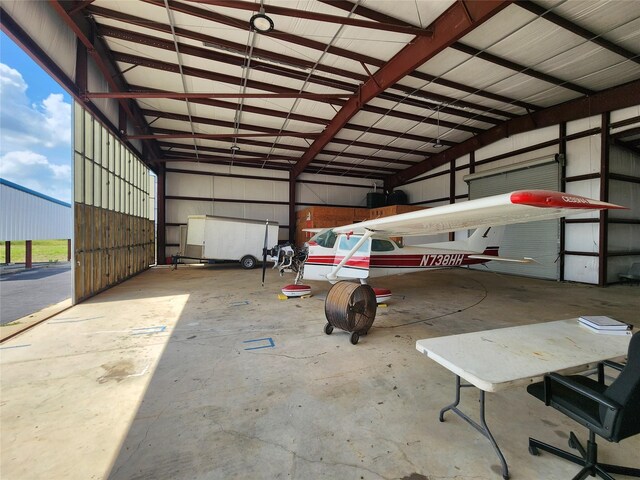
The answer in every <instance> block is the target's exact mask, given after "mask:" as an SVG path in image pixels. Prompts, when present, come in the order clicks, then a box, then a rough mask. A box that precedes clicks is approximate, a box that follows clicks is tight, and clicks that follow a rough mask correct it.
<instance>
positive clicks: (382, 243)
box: [371, 239, 395, 252]
mask: <svg viewBox="0 0 640 480" xmlns="http://www.w3.org/2000/svg"><path fill="white" fill-rule="evenodd" d="M393 250H395V248H394V246H393V243H392V242H391V241H389V240H379V239H373V241H372V242H371V251H372V252H391V251H393Z"/></svg>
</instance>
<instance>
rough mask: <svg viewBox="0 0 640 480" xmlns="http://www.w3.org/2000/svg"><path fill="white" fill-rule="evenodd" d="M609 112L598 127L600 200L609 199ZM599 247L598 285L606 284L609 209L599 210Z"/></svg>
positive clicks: (606, 200) (604, 114)
mask: <svg viewBox="0 0 640 480" xmlns="http://www.w3.org/2000/svg"><path fill="white" fill-rule="evenodd" d="M609 123H610V115H609V112H606V113H603V114H602V121H601V128H600V200H602V201H604V202H608V201H609ZM599 227H600V239H599V240H600V241H599V243H600V247H599V250H598V259H599V268H598V286H600V287H604V286H605V285H606V284H607V263H608V253H609V211H608V210H601V211H600V220H599Z"/></svg>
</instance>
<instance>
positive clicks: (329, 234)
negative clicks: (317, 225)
mask: <svg viewBox="0 0 640 480" xmlns="http://www.w3.org/2000/svg"><path fill="white" fill-rule="evenodd" d="M336 238H338V236H337V235H336V234H335V233H333V230H331V229H328V230H324V231H322V232H318V233H316V234H315V235H314V236H313V237H311V238H310V239H309V241H310V242H316V243H317V244H318V245H319V246H320V247H324V248H333V246H334V245H335V244H336Z"/></svg>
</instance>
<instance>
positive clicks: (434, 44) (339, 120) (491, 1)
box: [291, 0, 511, 178]
mask: <svg viewBox="0 0 640 480" xmlns="http://www.w3.org/2000/svg"><path fill="white" fill-rule="evenodd" d="M510 3H511V2H510V1H500V0H487V1H484V2H469V3H465V2H456V3H454V4H453V5H452V6H451V7H450V8H449V9H448V10H446V11H445V12H444V13H443V14H442V15H441V16H440V17H438V18H437V19H436V20H435V21H434V22H433V24H432V25H431V27H432V28H433V31H434V35H433V37H420V38H418V37H416V38H415V39H414V41H413V42H412V43H410V44H409V45H407V46H406V47H404V48H403V49H402V50H401V51H400V52H399V53H398V54H396V55H395V56H394V57H393V58H392V59H391V60H390V61H389V62H388V63H387V64H386V65H384V66H383V67H382V68H380V69H379V70H378V71H377V72H376V73H375V74H374V75H373V77H371V78H370V79H369V80H368V81H367V82H365V83H364V84H363V85H362V86H361V87H360V90H359V92H358V95H357V96H356V97H354V98H351V99H350V100H348V101H347V103H346V104H345V105H344V106H343V107H342V109H341V110H340V111H339V112H338V113H337V114H336V116H335V117H334V118H333V120H332V121H331V123H330V124H329V125H328V126H327V128H326V129H325V130H324V132H323V133H322V134H321V135H320V136H319V137H318V138H317V139H316V140H315V141H314V142H313V144H312V145H311V146H310V147H309V149H308V150H307V151H306V152H305V154H304V155H303V156H302V158H301V159H300V161H299V162H298V163H297V164H296V166H295V167H294V169H293V170H292V172H291V174H292V176H293V178H296V177H297V176H298V175H300V173H302V172H303V171H304V169H305V168H306V166H307V165H309V164H310V163H311V162H312V161H313V159H314V158H315V156H316V155H317V154H318V153H320V151H322V149H323V148H324V147H325V146H326V145H327V144H328V143H329V142H330V141H331V140H332V139H333V138H334V137H335V136H336V134H337V133H338V132H339V131H340V130H341V129H342V128H343V127H344V126H345V125H346V124H347V122H348V121H349V120H350V119H351V118H352V117H353V116H354V115H355V114H356V113H358V111H360V110H361V108H362V105H364V104H365V103H367V102H368V101H369V100H371V99H373V98H375V97H376V96H377V95H379V94H380V93H381V92H384V91H385V90H386V89H387V88H389V87H390V86H391V85H393V84H394V83H396V82H397V81H398V80H400V79H401V78H403V77H404V76H406V75H407V74H409V73H411V72H413V71H414V70H415V69H416V68H418V67H419V66H420V65H422V64H423V63H424V62H426V61H427V60H429V59H430V58H433V57H434V56H435V55H437V54H438V53H439V52H441V51H442V50H444V49H445V48H447V47H448V46H449V45H451V44H452V43H453V42H455V41H457V40H458V39H459V38H462V37H463V36H464V35H466V34H467V33H469V32H470V31H471V30H473V29H474V28H475V27H476V26H478V25H480V24H482V23H483V22H485V21H486V20H488V19H489V18H491V17H492V16H494V15H495V14H497V13H498V12H500V11H501V10H502V9H504V8H505V7H506V6H507V5H509V4H510Z"/></svg>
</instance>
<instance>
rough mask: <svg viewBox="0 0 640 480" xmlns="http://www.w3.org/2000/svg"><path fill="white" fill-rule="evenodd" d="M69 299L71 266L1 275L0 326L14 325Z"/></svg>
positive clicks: (57, 266)
mask: <svg viewBox="0 0 640 480" xmlns="http://www.w3.org/2000/svg"><path fill="white" fill-rule="evenodd" d="M69 297H71V265H70V264H68V263H66V264H63V265H55V266H46V267H39V268H33V269H31V270H23V271H20V272H16V273H11V274H4V275H2V276H0V324H2V325H4V324H6V323H10V322H13V321H14V320H17V319H18V318H22V317H24V316H26V315H31V314H32V313H35V312H37V311H39V310H42V309H43V308H45V307H48V306H49V305H53V304H55V303H58V302H61V301H63V300H65V299H67V298H69Z"/></svg>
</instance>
